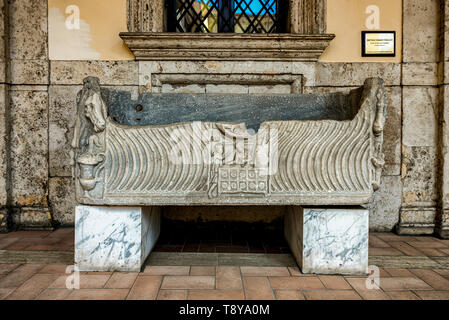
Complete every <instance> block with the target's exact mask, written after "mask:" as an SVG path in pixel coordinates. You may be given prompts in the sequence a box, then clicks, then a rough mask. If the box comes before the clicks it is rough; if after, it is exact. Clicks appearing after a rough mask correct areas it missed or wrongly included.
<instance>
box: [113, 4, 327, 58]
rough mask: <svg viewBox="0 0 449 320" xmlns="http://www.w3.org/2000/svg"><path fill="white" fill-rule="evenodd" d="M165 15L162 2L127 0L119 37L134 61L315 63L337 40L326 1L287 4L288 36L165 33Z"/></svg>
mask: <svg viewBox="0 0 449 320" xmlns="http://www.w3.org/2000/svg"><path fill="white" fill-rule="evenodd" d="M165 16H166V14H165V6H164V0H127V17H128V32H123V33H120V36H121V37H122V39H123V40H124V41H125V44H126V45H127V46H128V48H129V49H130V50H131V51H132V52H133V54H134V56H135V57H136V60H159V61H160V60H210V59H212V60H213V59H217V60H242V59H243V60H245V59H248V60H283V61H285V60H287V61H318V58H319V57H320V56H321V54H322V53H323V52H324V50H325V49H326V48H327V47H328V45H329V43H330V41H331V40H332V39H333V38H334V37H335V36H334V35H331V34H326V0H290V5H289V10H288V17H287V19H288V21H287V25H288V30H289V32H290V33H286V34H269V35H266V34H258V35H254V34H244V35H242V34H232V33H230V34H199V33H192V34H189V33H186V34H182V33H164V31H165V30H166V28H165V25H166V21H165Z"/></svg>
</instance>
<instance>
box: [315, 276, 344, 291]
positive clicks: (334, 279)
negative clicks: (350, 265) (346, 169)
mask: <svg viewBox="0 0 449 320" xmlns="http://www.w3.org/2000/svg"><path fill="white" fill-rule="evenodd" d="M319 278H320V280H321V282H322V283H323V284H324V286H325V287H326V289H329V290H351V289H352V287H351V286H350V285H349V283H347V282H346V280H345V278H343V277H341V276H319Z"/></svg>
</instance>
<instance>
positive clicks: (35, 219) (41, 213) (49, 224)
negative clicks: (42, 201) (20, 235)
mask: <svg viewBox="0 0 449 320" xmlns="http://www.w3.org/2000/svg"><path fill="white" fill-rule="evenodd" d="M11 220H12V223H13V224H14V225H15V226H18V227H19V228H20V229H21V230H36V229H37V230H53V220H52V217H51V213H50V209H49V208H48V207H22V208H20V209H16V210H14V211H13V214H12V217H11Z"/></svg>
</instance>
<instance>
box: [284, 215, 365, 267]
mask: <svg viewBox="0 0 449 320" xmlns="http://www.w3.org/2000/svg"><path fill="white" fill-rule="evenodd" d="M368 223H369V212H368V210H365V209H320V208H302V207H289V209H288V212H287V214H286V216H285V225H284V229H285V238H286V239H287V241H288V243H289V245H290V248H291V251H292V253H293V255H294V256H295V258H296V261H297V262H298V265H299V267H300V268H301V271H302V272H303V273H316V274H354V275H355V274H366V273H367V268H368Z"/></svg>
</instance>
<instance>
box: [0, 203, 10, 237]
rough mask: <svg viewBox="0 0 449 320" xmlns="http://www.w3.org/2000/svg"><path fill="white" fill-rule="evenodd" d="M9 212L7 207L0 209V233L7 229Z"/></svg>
mask: <svg viewBox="0 0 449 320" xmlns="http://www.w3.org/2000/svg"><path fill="white" fill-rule="evenodd" d="M8 220H9V212H8V210H7V209H0V233H2V232H8V230H9V221H8Z"/></svg>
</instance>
